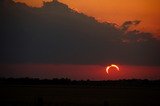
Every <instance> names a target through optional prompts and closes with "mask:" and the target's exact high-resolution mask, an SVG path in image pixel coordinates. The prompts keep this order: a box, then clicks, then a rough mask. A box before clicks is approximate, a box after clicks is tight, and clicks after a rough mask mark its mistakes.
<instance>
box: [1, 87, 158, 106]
mask: <svg viewBox="0 0 160 106" xmlns="http://www.w3.org/2000/svg"><path fill="white" fill-rule="evenodd" d="M0 106H160V88H159V87H158V88H157V87H153V88H152V87H96V86H93V87H92V86H90V87H87V86H78V85H69V86H67V85H1V86H0Z"/></svg>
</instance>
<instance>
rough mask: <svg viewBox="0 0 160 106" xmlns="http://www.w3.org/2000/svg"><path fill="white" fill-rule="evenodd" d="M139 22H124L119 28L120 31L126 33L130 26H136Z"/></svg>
mask: <svg viewBox="0 0 160 106" xmlns="http://www.w3.org/2000/svg"><path fill="white" fill-rule="evenodd" d="M140 22H141V21H139V20H134V21H126V22H124V23H123V24H122V26H121V27H120V28H121V30H123V31H127V30H128V29H129V28H130V27H131V26H137V25H139V24H140Z"/></svg>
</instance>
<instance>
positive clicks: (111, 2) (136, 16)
mask: <svg viewBox="0 0 160 106" xmlns="http://www.w3.org/2000/svg"><path fill="white" fill-rule="evenodd" d="M16 1H18V2H24V3H26V4H28V5H29V6H33V7H41V6H42V4H43V1H52V0H16ZM59 1H60V2H62V3H65V4H67V5H68V6H69V7H70V8H72V9H74V10H77V11H79V12H83V13H85V14H87V15H88V16H93V17H95V18H96V19H97V20H99V21H101V22H104V21H107V22H111V23H116V24H118V25H121V24H122V23H123V22H125V21H130V20H140V21H141V24H140V25H139V26H137V27H136V29H138V30H141V31H147V32H151V33H154V34H155V36H160V20H159V19H160V11H159V10H160V6H159V5H160V0H59Z"/></svg>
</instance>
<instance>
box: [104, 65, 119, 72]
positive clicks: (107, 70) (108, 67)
mask: <svg viewBox="0 0 160 106" xmlns="http://www.w3.org/2000/svg"><path fill="white" fill-rule="evenodd" d="M111 67H114V68H116V69H117V71H120V69H119V67H118V66H117V65H115V64H111V65H110V66H107V67H106V72H107V74H109V69H110V68H111Z"/></svg>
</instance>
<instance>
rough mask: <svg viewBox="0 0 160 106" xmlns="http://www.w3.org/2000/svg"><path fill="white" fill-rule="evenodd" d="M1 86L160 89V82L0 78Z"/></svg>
mask: <svg viewBox="0 0 160 106" xmlns="http://www.w3.org/2000/svg"><path fill="white" fill-rule="evenodd" d="M0 84H1V85H8V84H13V85H14V84H17V85H39V84H43V85H77V86H90V87H100V86H106V87H107V86H112V87H123V86H130V87H132V86H133V87H150V86H151V87H160V80H148V79H144V80H141V79H128V80H126V79H123V80H106V81H105V80H104V81H91V80H71V79H69V78H61V79H59V78H53V79H39V78H28V77H26V78H0Z"/></svg>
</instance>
